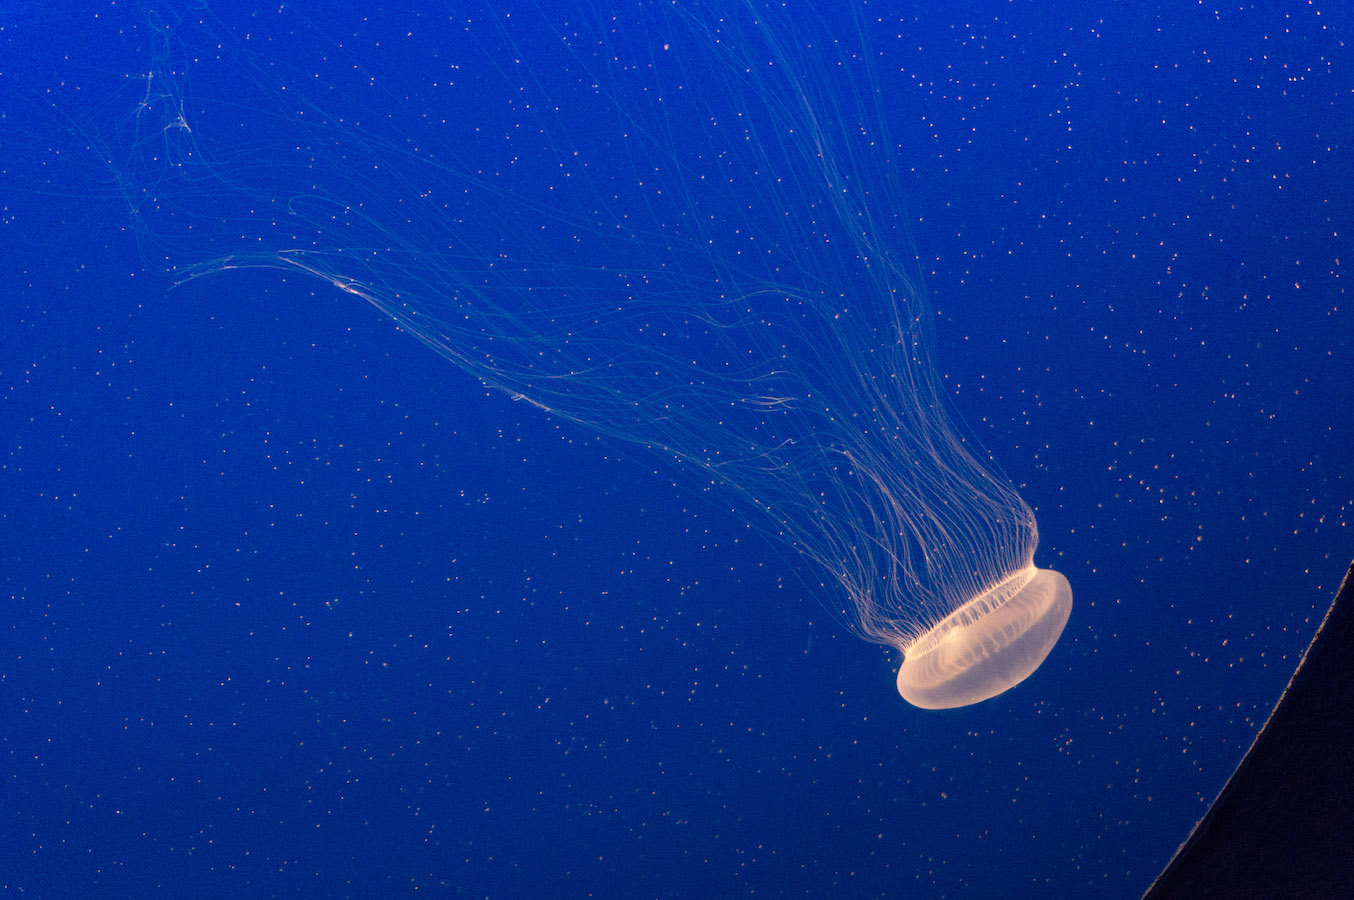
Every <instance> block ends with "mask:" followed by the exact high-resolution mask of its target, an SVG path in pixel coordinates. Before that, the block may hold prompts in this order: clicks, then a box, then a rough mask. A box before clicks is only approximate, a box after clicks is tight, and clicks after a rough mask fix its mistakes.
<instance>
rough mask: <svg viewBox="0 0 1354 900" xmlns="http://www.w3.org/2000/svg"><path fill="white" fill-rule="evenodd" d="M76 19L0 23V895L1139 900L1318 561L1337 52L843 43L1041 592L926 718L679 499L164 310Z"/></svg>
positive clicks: (1216, 13)
mask: <svg viewBox="0 0 1354 900" xmlns="http://www.w3.org/2000/svg"><path fill="white" fill-rule="evenodd" d="M65 6H66V8H65V9H62V8H61V6H60V5H59V6H58V7H57V8H56V9H54V10H48V9H44V10H40V11H35V10H31V9H30V10H25V9H23V8H18V7H16V8H14V9H12V11H11V12H8V13H5V14H3V16H0V46H3V47H4V48H5V55H4V56H3V57H0V59H3V60H4V62H3V63H2V64H0V65H2V66H3V74H4V76H5V81H4V82H3V83H4V85H5V86H6V89H7V90H8V91H11V93H9V94H8V96H10V97H11V98H14V97H18V96H19V92H20V90H22V92H23V94H24V97H25V98H26V99H25V100H23V102H22V103H20V102H18V101H14V105H13V106H12V109H13V110H14V112H13V113H12V114H11V115H10V116H9V121H8V123H7V124H6V125H5V131H4V132H3V143H0V168H5V169H7V170H8V171H9V173H10V174H9V175H8V176H7V177H6V181H5V182H4V184H3V186H0V201H2V203H3V219H0V229H2V230H0V440H3V442H4V451H3V454H4V455H3V460H2V461H0V579H3V587H4V591H3V603H4V610H5V611H4V613H3V615H2V616H0V786H2V790H3V794H0V796H3V798H4V802H3V804H0V885H2V886H3V887H4V888H5V889H6V890H9V891H15V892H18V891H26V892H28V893H30V894H32V895H33V896H44V897H46V896H82V897H88V896H155V895H160V896H197V897H213V896H273V895H281V894H293V895H304V896H359V897H379V896H394V895H402V894H404V893H411V892H414V891H415V890H416V889H419V890H422V891H424V892H427V893H430V894H432V895H434V896H438V895H444V894H452V893H457V894H464V895H466V896H485V897H528V896H551V897H582V896H606V897H621V896H624V897H649V896H652V897H669V896H672V897H713V896H744V895H748V894H753V893H756V894H758V895H761V896H811V897H828V896H839V897H859V896H889V897H996V896H1003V897H1007V896H1022V897H1079V896H1091V895H1095V896H1097V897H1134V896H1137V895H1138V894H1140V893H1141V891H1142V890H1143V889H1144V888H1145V887H1146V886H1147V884H1148V883H1149V882H1150V880H1151V878H1152V877H1153V876H1154V875H1155V874H1156V872H1157V871H1158V870H1159V869H1160V867H1161V866H1162V865H1164V864H1165V862H1166V861H1167V859H1168V858H1169V856H1170V854H1171V852H1172V851H1173V850H1174V848H1175V846H1176V845H1177V844H1178V843H1179V841H1180V840H1182V839H1183V838H1184V836H1185V835H1186V833H1187V831H1188V829H1189V827H1190V826H1191V825H1192V824H1193V822H1194V821H1195V820H1196V819H1197V818H1198V817H1199V816H1200V815H1201V814H1202V813H1203V811H1204V809H1205V808H1206V806H1207V803H1208V802H1209V801H1210V800H1211V799H1212V797H1213V796H1214V795H1215V793H1216V792H1217V790H1218V789H1219V788H1220V787H1221V785H1222V783H1223V782H1224V780H1225V779H1226V778H1227V776H1228V775H1229V774H1230V772H1231V770H1232V769H1233V767H1234V766H1235V765H1236V763H1237V762H1238V761H1239V760H1240V758H1241V755H1242V753H1243V752H1244V750H1245V748H1246V747H1247V745H1248V744H1249V742H1250V740H1251V738H1252V737H1253V735H1254V733H1255V731H1256V729H1257V728H1258V727H1259V726H1260V724H1262V722H1263V721H1264V718H1265V716H1266V715H1267V713H1268V711H1269V709H1270V708H1271V707H1272V705H1273V703H1274V702H1275V700H1276V699H1277V698H1278V695H1279V692H1280V691H1281V690H1282V687H1283V685H1284V683H1285V681H1286V680H1287V678H1288V677H1289V675H1290V674H1291V672H1292V670H1293V668H1294V666H1295V665H1296V663H1297V660H1298V657H1299V655H1300V653H1301V651H1302V649H1303V648H1304V646H1305V645H1306V643H1307V641H1308V640H1309V639H1310V637H1311V635H1312V633H1313V630H1314V628H1315V625H1316V623H1317V622H1318V621H1319V619H1320V616H1321V614H1322V613H1323V612H1324V609H1325V607H1326V605H1327V604H1328V603H1329V601H1330V598H1331V596H1332V595H1333V592H1334V590H1335V588H1336V586H1337V585H1338V581H1339V578H1340V576H1341V575H1342V574H1343V572H1344V568H1345V566H1346V565H1347V563H1348V562H1349V559H1350V558H1351V556H1354V529H1351V518H1354V478H1351V475H1350V470H1351V466H1354V427H1351V425H1350V418H1351V413H1352V412H1354V387H1351V378H1350V372H1351V371H1354V309H1352V308H1351V306H1352V305H1351V302H1350V299H1349V297H1348V296H1347V294H1346V285H1345V283H1344V282H1342V281H1340V279H1341V278H1342V277H1343V268H1342V266H1343V262H1342V260H1343V258H1348V257H1349V256H1350V252H1349V235H1350V234H1351V233H1354V232H1352V231H1351V228H1352V227H1354V221H1351V219H1352V217H1354V203H1352V202H1351V192H1350V190H1349V185H1350V184H1351V183H1354V182H1352V181H1351V179H1352V178H1354V156H1351V152H1352V149H1351V144H1352V143H1354V125H1351V123H1354V52H1352V51H1351V49H1350V47H1349V46H1348V42H1349V41H1350V40H1351V39H1354V17H1351V14H1350V12H1349V11H1348V10H1346V9H1344V8H1343V7H1342V5H1341V4H1339V3H1313V4H1305V5H1300V6H1295V5H1293V4H1287V3H1265V2H1261V3H1256V4H1250V5H1247V6H1245V7H1244V8H1242V9H1234V8H1227V9H1217V10H1215V9H1213V8H1212V7H1210V6H1208V5H1182V4H1175V3H1146V4H1144V3H1104V2H1096V3H1088V4H1082V5H1077V6H1065V7H1059V9H1058V11H1057V12H1056V13H1054V12H1053V11H1052V9H1051V8H1050V7H1047V6H1046V5H1044V4H1035V3H1002V4H961V5H959V6H949V7H946V8H944V9H940V8H933V7H934V5H927V7H926V8H918V7H914V6H912V5H903V6H901V7H899V8H898V9H896V10H895V9H894V8H892V7H890V9H889V14H888V17H887V18H888V21H887V22H886V23H885V24H882V25H881V24H877V23H876V24H874V25H872V26H871V27H870V29H869V39H870V42H871V45H872V46H873V47H874V48H875V49H876V51H877V52H878V54H879V56H878V60H877V65H878V70H879V72H880V78H881V86H882V88H883V90H884V93H885V95H886V97H887V102H888V115H889V118H890V124H891V127H892V128H893V130H894V135H895V137H896V138H897V141H898V144H899V155H900V159H901V160H902V161H903V162H904V165H905V167H906V169H907V178H906V180H905V185H906V188H907V192H908V200H909V203H910V210H909V213H910V215H911V217H912V220H913V222H914V227H915V235H916V241H917V245H918V248H919V251H920V254H921V257H922V260H923V267H924V269H925V273H926V278H927V284H928V287H929V289H930V293H931V298H932V302H933V304H934V307H935V310H936V337H937V359H938V365H939V368H940V370H941V373H942V376H943V378H944V380H945V383H946V385H947V386H948V387H949V389H950V390H952V391H953V394H954V396H955V398H956V404H957V406H958V408H959V409H960V410H961V412H962V413H963V415H964V416H965V418H966V420H967V421H968V422H969V423H970V425H971V427H972V429H973V431H974V432H975V433H976V434H977V435H978V436H979V438H980V439H981V440H982V442H983V443H984V444H985V445H986V446H987V447H988V448H989V449H990V450H991V451H992V452H993V454H994V455H995V456H996V458H997V459H999V460H1000V461H1001V463H1002V465H1003V466H1004V467H1005V469H1006V471H1007V472H1008V474H1009V475H1010V476H1011V477H1012V479H1013V480H1014V481H1015V482H1016V483H1017V484H1018V485H1020V487H1021V492H1022V494H1023V496H1024V497H1025V498H1026V500H1027V501H1028V502H1029V503H1030V504H1031V505H1032V506H1033V507H1034V508H1035V510H1036V512H1037V514H1038V518H1039V524H1040V530H1041V535H1042V540H1041V545H1040V549H1039V554H1038V557H1037V559H1038V562H1039V563H1040V564H1041V565H1045V566H1050V567H1054V568H1057V569H1059V570H1060V571H1062V572H1064V573H1065V574H1066V575H1067V576H1068V578H1069V579H1070V580H1071V582H1072V585H1073V588H1074V591H1075V597H1076V606H1075V608H1074V610H1073V613H1072V619H1071V621H1070V623H1069V625H1068V627H1067V631H1066V633H1065V634H1064V636H1063V638H1062V641H1061V642H1060V643H1059V645H1058V646H1057V648H1056V649H1055V650H1054V651H1053V654H1052V655H1051V656H1050V657H1049V659H1048V661H1047V663H1046V664H1045V665H1044V667H1043V668H1041V669H1040V670H1039V671H1038V672H1037V673H1036V674H1035V675H1034V676H1033V677H1032V678H1031V679H1030V680H1029V681H1028V682H1027V683H1025V684H1023V685H1021V686H1020V687H1019V688H1017V689H1016V690H1013V691H1011V692H1009V693H1008V694H1005V695H1002V696H1001V697H999V698H997V699H994V700H992V701H990V702H987V703H984V704H981V705H979V706H976V707H972V708H968V709H962V710H955V711H948V712H942V713H933V712H922V711H919V710H915V709H912V708H910V707H908V706H907V705H906V704H904V703H903V702H902V701H901V700H900V699H899V698H898V696H897V693H896V691H895V689H894V686H893V671H894V666H895V665H896V662H897V659H896V657H897V654H896V653H894V652H892V651H888V650H886V649H883V648H879V647H876V646H873V645H870V644H866V643H863V642H861V641H859V640H857V639H856V638H854V637H852V636H850V635H849V634H847V633H845V632H844V631H843V629H842V628H841V627H840V626H839V625H838V624H837V623H836V622H834V621H833V619H832V617H831V616H830V615H828V614H827V613H826V612H825V611H824V608H823V603H824V601H823V598H821V597H819V596H815V591H814V590H813V589H811V588H810V587H808V586H806V583H805V580H804V579H802V578H801V577H799V575H798V574H797V572H796V570H797V567H798V565H800V564H797V563H795V562H794V561H792V560H787V559H785V558H784V553H783V551H782V550H781V549H780V548H778V547H776V546H774V545H772V544H771V543H768V541H767V540H766V538H765V537H764V536H762V535H761V534H760V533H759V532H757V531H755V530H754V529H752V528H751V527H749V525H748V524H747V521H746V519H745V518H743V517H742V516H740V515H739V514H736V513H735V512H733V511H731V505H732V504H731V502H724V501H723V499H722V497H721V496H719V495H714V496H713V497H712V496H711V495H708V494H707V493H706V492H703V491H701V490H700V489H699V488H697V487H696V486H694V485H693V484H691V483H690V482H689V481H688V480H685V479H683V478H682V477H680V475H679V473H677V472H676V471H675V470H674V469H672V468H671V466H670V464H669V463H668V462H667V461H665V460H663V459H661V458H659V457H657V456H650V455H647V454H646V453H645V452H644V451H643V450H641V449H638V448H634V447H630V446H627V445H625V444H623V443H620V442H618V441H615V440H611V439H602V438H597V437H594V436H592V435H590V434H588V433H586V432H584V431H582V430H581V429H579V428H577V427H576V426H572V425H569V424H566V423H561V422H557V421H554V420H552V419H549V418H547V417H546V416H544V415H543V414H542V413H541V412H540V411H539V410H537V409H535V408H534V407H532V406H530V405H528V404H524V403H514V402H512V401H511V400H510V399H508V398H507V397H506V396H505V395H502V394H498V393H490V392H488V391H486V390H485V389H484V388H483V387H481V386H479V385H478V384H476V383H475V382H474V381H473V380H471V379H469V378H468V377H467V376H465V375H464V374H463V373H461V372H460V371H459V370H457V369H456V368H454V367H453V366H451V365H449V364H448V363H446V362H445V361H444V360H442V359H440V358H439V357H437V356H436V355H435V354H433V353H431V352H430V351H428V350H427V348H425V347H423V346H421V345H419V344H418V343H417V342H415V341H413V340H411V339H410V338H409V337H408V336H407V335H404V334H401V333H400V332H399V331H398V330H397V329H396V328H395V327H394V325H393V324H391V323H389V322H388V321H387V320H384V319H382V318H381V317H380V315H379V314H378V313H377V312H376V311H375V310H373V309H372V308H371V307H369V306H367V305H366V304H363V303H361V302H360V301H359V300H358V299H357V298H354V297H351V296H349V295H346V294H343V293H340V292H338V291H336V290H333V289H330V288H328V287H327V286H325V285H323V284H321V283H319V282H317V281H313V280H307V279H304V278H302V277H298V276H295V275H289V276H285V277H284V276H282V275H280V274H278V273H276V272H261V271H244V272H236V273H226V274H223V275H220V276H215V277H212V278H207V279H201V280H197V281H193V282H190V283H188V284H186V285H184V286H180V287H177V288H174V289H172V290H171V289H170V281H169V279H168V278H167V277H166V276H165V275H164V273H163V271H160V270H157V269H156V267H155V266H154V265H151V264H149V262H150V261H148V260H146V259H145V256H144V248H143V247H142V246H141V245H139V243H138V241H137V239H136V235H135V233H134V229H133V228H132V225H131V223H130V221H129V219H130V217H129V213H128V208H127V204H126V203H124V202H122V201H121V199H120V194H119V190H118V185H117V183H116V178H115V177H113V176H112V175H110V168H109V167H107V166H105V165H103V164H102V163H101V160H100V154H99V153H96V152H89V153H84V148H85V147H90V146H92V145H93V144H94V143H97V141H92V140H91V138H93V137H98V136H103V137H105V138H108V139H109V140H114V139H115V138H116V137H117V135H118V134H119V133H121V132H120V128H121V127H122V125H123V124H124V123H125V122H126V121H127V116H129V115H131V110H130V109H129V108H128V107H127V106H126V105H125V101H126V100H127V98H128V97H129V96H131V97H133V100H134V99H135V98H134V95H135V88H134V86H135V84H136V79H137V77H138V75H137V73H139V72H142V71H144V68H145V65H144V63H145V57H144V52H145V50H146V44H145V43H144V42H141V41H139V40H136V39H133V40H126V41H123V38H125V37H126V35H127V34H129V33H134V32H135V29H136V28H138V27H143V25H142V24H141V23H144V21H145V19H144V16H143V15H142V14H140V13H133V12H131V11H128V10H124V9H123V8H122V7H121V6H108V7H98V8H96V9H95V11H89V9H90V8H88V7H86V6H84V5H77V4H66V5H65ZM875 6H876V5H873V4H872V5H871V6H870V7H869V9H871V10H874V8H875ZM879 6H881V7H882V6H888V4H882V5H879ZM506 11H507V10H504V12H506ZM96 12H97V15H96ZM220 12H221V14H222V17H223V19H226V20H227V21H230V20H231V15H235V20H236V21H237V22H238V23H242V24H239V25H238V27H240V28H241V29H244V28H245V27H246V24H247V19H248V17H247V16H243V15H239V14H238V11H237V10H230V9H223V10H221V11H220ZM366 13H367V11H366V10H365V9H364V10H363V11H356V10H341V11H340V12H338V13H336V14H335V17H336V19H338V21H336V22H333V23H331V24H332V30H333V31H336V32H341V31H343V29H349V30H352V31H358V30H360V28H361V20H362V18H363V16H364V15H365V14H366ZM879 14H880V15H882V13H879ZM841 24H842V25H843V28H844V29H845V27H846V25H847V23H846V22H845V20H843V22H842V23H841ZM316 34H319V33H318V32H317V33H316ZM294 37H295V40H296V42H297V43H296V46H295V49H296V53H297V56H298V57H299V58H304V57H305V54H306V53H308V52H313V53H316V54H320V55H322V54H323V53H324V52H325V50H326V46H325V45H322V44H318V43H317V44H316V45H315V46H309V45H307V44H306V43H305V42H306V40H308V39H313V40H316V41H318V40H319V38H318V37H316V36H314V35H307V34H306V33H297V34H295V35H294ZM355 77H360V76H355ZM98 85H105V86H107V85H118V87H117V89H116V90H109V91H108V93H107V94H106V95H100V94H98V88H97V86H98ZM84 88H88V89H89V91H93V92H94V93H95V96H93V97H91V96H89V93H88V91H87V92H86V93H83V94H82V93H81V90H82V89H84ZM44 98H50V99H51V102H50V103H45V100H44ZM486 102H492V100H491V98H486ZM46 109H56V110H69V112H70V114H71V115H70V119H71V120H70V121H66V120H64V118H63V117H62V116H59V115H53V116H52V117H50V118H49V119H46V120H44V114H43V113H42V111H43V110H46ZM82 136H83V138H84V140H83V143H82ZM95 149H97V147H96V148H95ZM111 171H113V172H115V171H116V166H114V167H113V168H112V169H111ZM54 173H55V174H54ZM141 174H144V170H143V171H142V173H141Z"/></svg>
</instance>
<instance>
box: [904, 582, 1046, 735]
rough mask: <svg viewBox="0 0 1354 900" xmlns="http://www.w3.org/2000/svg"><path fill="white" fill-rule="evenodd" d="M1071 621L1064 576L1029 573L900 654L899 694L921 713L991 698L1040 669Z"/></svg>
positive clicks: (975, 602)
mask: <svg viewBox="0 0 1354 900" xmlns="http://www.w3.org/2000/svg"><path fill="white" fill-rule="evenodd" d="M1071 613H1072V586H1071V585H1070V584H1068V582H1067V579H1066V578H1065V577H1064V576H1063V575H1062V573H1061V572H1055V571H1053V570H1052V569H1037V568H1035V567H1034V566H1033V565H1030V566H1027V567H1026V568H1024V569H1022V570H1020V571H1019V572H1017V573H1015V574H1014V575H1012V576H1011V577H1010V578H1008V579H1006V580H1005V581H1003V582H1001V583H1000V584H998V585H996V586H995V587H993V588H991V589H990V590H987V591H984V592H983V593H981V594H979V595H978V596H977V597H974V598H973V599H972V600H969V601H968V602H966V603H964V604H963V605H962V606H960V607H959V608H958V609H956V610H955V611H954V612H952V613H950V614H949V615H948V616H946V617H945V618H944V619H942V620H941V621H939V622H937V623H936V624H935V625H934V626H933V627H931V628H930V629H928V630H927V631H926V632H925V633H923V634H922V635H921V636H920V637H918V638H917V639H916V640H915V641H913V642H912V643H910V644H908V645H907V646H905V647H903V648H902V649H903V663H902V665H901V666H899V667H898V693H899V694H901V695H902V697H903V699H904V700H906V701H907V702H908V703H911V704H912V705H913V706H917V707H921V708H922V709H951V708H954V707H957V706H968V705H970V704H973V703H978V702H980V701H982V700H987V699H989V698H991V697H995V696H997V695H998V694H1000V693H1003V692H1005V691H1007V690H1010V689H1011V688H1013V687H1015V686H1016V685H1017V684H1019V683H1020V682H1022V681H1024V680H1025V679H1026V678H1028V677H1029V676H1030V674H1031V673H1033V672H1034V670H1035V669H1037V668H1039V666H1040V664H1042V663H1043V661H1044V658H1045V657H1047V656H1048V654H1049V651H1051V650H1052V649H1053V645H1054V644H1056V643H1057V642H1058V637H1059V636H1060V635H1061V634H1062V632H1063V626H1065V625H1066V624H1067V619H1068V616H1070V615H1071Z"/></svg>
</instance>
